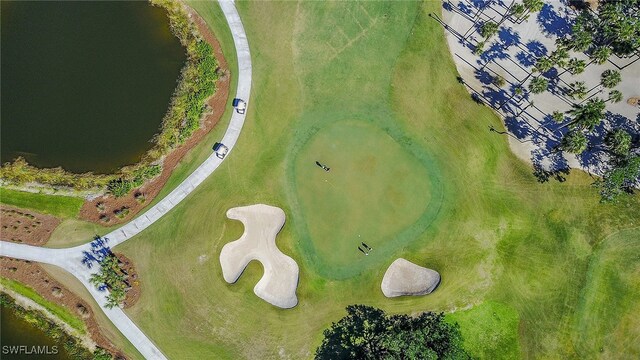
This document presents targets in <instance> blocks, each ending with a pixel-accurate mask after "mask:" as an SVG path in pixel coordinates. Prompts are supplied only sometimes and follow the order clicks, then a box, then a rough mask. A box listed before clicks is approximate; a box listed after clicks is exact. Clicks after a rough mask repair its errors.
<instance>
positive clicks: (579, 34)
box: [571, 27, 593, 52]
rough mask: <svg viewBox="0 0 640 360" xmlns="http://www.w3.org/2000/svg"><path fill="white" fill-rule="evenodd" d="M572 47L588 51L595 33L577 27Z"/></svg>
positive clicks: (576, 49)
mask: <svg viewBox="0 0 640 360" xmlns="http://www.w3.org/2000/svg"><path fill="white" fill-rule="evenodd" d="M572 40H573V41H572V42H571V45H572V48H573V50H575V51H579V52H582V51H586V50H587V49H588V48H589V47H590V46H591V44H592V43H593V35H592V34H591V33H590V32H589V31H586V30H581V29H576V28H575V27H574V30H573V38H572Z"/></svg>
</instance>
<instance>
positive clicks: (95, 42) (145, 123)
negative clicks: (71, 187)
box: [0, 0, 186, 173]
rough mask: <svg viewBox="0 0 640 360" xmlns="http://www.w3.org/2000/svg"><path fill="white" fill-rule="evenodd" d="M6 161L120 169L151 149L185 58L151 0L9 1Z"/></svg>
mask: <svg viewBox="0 0 640 360" xmlns="http://www.w3.org/2000/svg"><path fill="white" fill-rule="evenodd" d="M0 6H1V7H2V8H1V9H0V10H1V11H0V12H1V17H2V18H1V20H2V23H1V31H2V32H1V41H2V47H1V58H2V62H1V81H0V83H1V103H2V106H1V139H0V140H1V141H0V143H1V149H0V150H1V158H2V159H1V161H2V163H5V162H7V161H10V160H12V159H14V158H15V157H17V156H23V157H24V158H26V159H27V161H29V162H30V163H32V164H34V165H36V166H40V167H54V166H62V167H63V168H65V169H67V170H71V171H74V172H84V171H94V172H98V173H106V172H112V171H114V170H116V169H117V168H119V167H121V166H123V165H127V164H131V163H135V162H137V161H138V160H139V159H140V157H141V156H142V155H143V154H144V152H145V151H146V150H148V149H149V148H150V147H151V145H152V144H151V143H150V140H151V139H152V138H153V136H154V134H156V133H157V132H158V129H159V126H160V124H161V122H162V118H163V116H164V114H165V113H166V111H167V109H168V105H169V101H170V99H171V95H172V94H173V91H174V90H175V87H176V85H177V80H178V78H179V74H180V70H181V68H182V66H183V65H184V62H185V59H186V55H185V51H184V49H183V48H182V47H181V45H180V43H179V41H178V39H177V38H176V37H175V36H173V34H171V32H170V29H169V21H168V19H167V16H166V12H165V11H164V10H163V9H161V8H157V7H153V6H151V5H149V3H148V2H146V1H126V2H125V1H114V2H110V1H88V2H84V1H69V2H67V1H33V2H32V1H5V0H3V1H1V2H0Z"/></svg>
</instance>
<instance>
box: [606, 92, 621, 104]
mask: <svg viewBox="0 0 640 360" xmlns="http://www.w3.org/2000/svg"><path fill="white" fill-rule="evenodd" d="M607 101H611V102H612V103H619V102H620V101H622V93H621V92H620V91H618V90H611V91H609V98H608V99H607Z"/></svg>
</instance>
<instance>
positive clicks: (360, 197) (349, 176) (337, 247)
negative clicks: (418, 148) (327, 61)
mask: <svg viewBox="0 0 640 360" xmlns="http://www.w3.org/2000/svg"><path fill="white" fill-rule="evenodd" d="M421 155H422V157H423V161H421V160H420V159H419V158H418V157H415V156H414V155H413V154H412V153H411V152H410V151H409V150H407V149H405V148H403V146H402V145H401V144H400V143H398V142H397V141H396V140H395V139H394V138H393V137H391V136H390V135H389V134H388V133H386V132H385V131H383V130H382V129H380V128H378V127H376V126H375V125H373V124H372V123H371V122H367V121H338V122H334V123H331V124H329V125H326V126H325V127H323V128H322V129H320V130H318V131H317V132H316V133H313V134H312V136H311V138H310V139H308V141H307V142H306V143H305V145H304V146H303V147H302V149H300V151H299V152H298V154H297V156H296V159H295V160H294V161H295V163H294V164H293V170H292V171H293V172H294V174H293V177H294V183H292V184H290V186H291V187H292V188H293V189H295V190H294V191H295V193H296V195H297V201H295V200H294V201H293V204H296V203H297V204H298V206H296V205H294V206H292V208H293V209H295V211H296V214H295V215H296V217H295V218H296V219H302V220H300V221H298V222H299V229H300V234H301V238H302V239H303V241H304V244H303V246H304V247H305V251H306V252H308V253H310V257H313V252H314V251H315V252H316V253H317V255H318V257H317V259H318V261H317V263H314V265H317V266H316V269H317V270H318V272H320V273H322V274H323V275H325V276H327V277H333V278H343V277H346V276H353V275H356V274H357V271H361V270H362V269H363V268H364V267H365V266H373V265H374V264H377V263H378V262H380V261H381V260H382V261H385V260H388V259H389V258H388V256H389V254H391V253H393V252H395V251H397V250H398V247H399V246H402V245H403V244H406V243H407V242H409V241H411V240H414V239H416V235H417V234H419V233H420V232H421V231H424V229H425V228H426V226H428V225H429V223H430V222H431V221H432V220H433V219H434V218H435V215H437V213H438V210H439V209H440V205H441V199H442V194H441V184H440V183H439V182H438V181H437V169H433V168H432V169H429V166H430V165H432V163H431V162H430V161H429V158H428V156H427V154H421ZM317 159H319V160H321V162H320V163H321V164H328V165H329V166H330V170H329V171H325V170H323V169H322V168H321V167H319V166H317V164H316V161H318V160H317ZM430 170H431V171H430ZM430 172H431V173H434V172H435V180H436V181H435V184H434V179H432V178H431V177H430ZM362 243H365V244H366V245H367V246H369V247H371V248H373V249H375V250H371V251H366V252H365V253H363V252H362V250H359V249H358V247H360V248H364V249H365V250H366V247H365V246H364V245H361V244H362Z"/></svg>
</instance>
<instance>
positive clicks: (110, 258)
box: [90, 254, 131, 308]
mask: <svg viewBox="0 0 640 360" xmlns="http://www.w3.org/2000/svg"><path fill="white" fill-rule="evenodd" d="M127 278H128V274H127V273H126V272H125V271H124V270H123V269H122V268H121V267H120V260H118V258H117V257H116V256H115V255H113V254H109V255H107V256H105V257H104V259H102V261H100V270H99V271H98V272H97V273H95V274H93V275H91V279H90V281H91V284H93V285H94V286H95V287H96V288H98V289H101V290H102V289H107V290H109V295H107V304H106V305H105V306H106V307H108V308H113V307H115V306H120V304H122V302H123V301H124V299H125V297H126V292H127V290H129V289H130V288H131V286H129V283H128V282H127Z"/></svg>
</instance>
